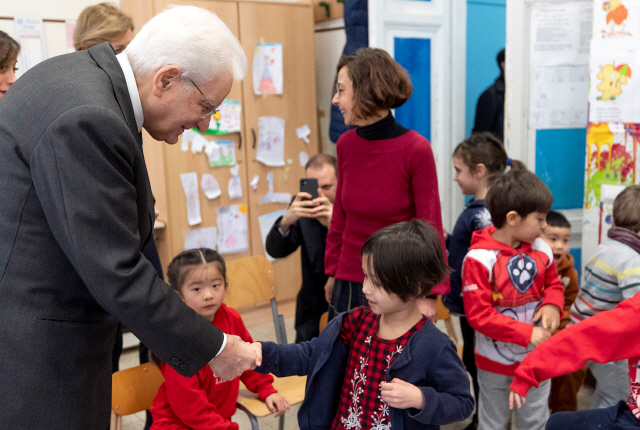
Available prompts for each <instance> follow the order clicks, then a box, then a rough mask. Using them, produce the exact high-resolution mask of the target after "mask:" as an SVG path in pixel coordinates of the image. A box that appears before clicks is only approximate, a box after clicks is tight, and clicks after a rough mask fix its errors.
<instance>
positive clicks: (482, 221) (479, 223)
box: [474, 208, 493, 230]
mask: <svg viewBox="0 0 640 430" xmlns="http://www.w3.org/2000/svg"><path fill="white" fill-rule="evenodd" d="M492 224H493V222H492V221H491V214H490V213H489V211H488V210H487V208H482V209H480V210H479V211H478V213H476V215H475V222H474V226H475V229H476V230H482V229H483V228H485V227H488V226H490V225H492Z"/></svg>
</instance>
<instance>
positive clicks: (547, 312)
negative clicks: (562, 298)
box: [533, 304, 560, 333]
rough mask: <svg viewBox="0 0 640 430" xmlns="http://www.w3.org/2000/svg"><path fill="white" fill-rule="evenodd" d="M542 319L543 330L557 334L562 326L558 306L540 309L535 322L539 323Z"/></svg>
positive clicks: (546, 306)
mask: <svg viewBox="0 0 640 430" xmlns="http://www.w3.org/2000/svg"><path fill="white" fill-rule="evenodd" d="M540 318H542V328H544V329H545V330H548V331H549V332H550V333H553V332H555V331H556V329H557V328H558V327H559V326H560V310H559V309H558V307H557V306H556V305H551V304H549V305H544V306H542V307H541V308H540V309H538V312H536V315H535V316H534V317H533V322H534V323H535V322H537V321H538V320H539V319H540Z"/></svg>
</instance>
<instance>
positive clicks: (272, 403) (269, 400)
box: [264, 393, 291, 417]
mask: <svg viewBox="0 0 640 430" xmlns="http://www.w3.org/2000/svg"><path fill="white" fill-rule="evenodd" d="M264 402H265V403H266V404H267V408H269V410H270V411H271V412H275V414H276V415H275V416H276V417H279V416H280V415H282V414H284V413H285V411H288V410H289V409H290V408H291V405H290V404H289V401H288V400H287V399H285V398H284V397H282V396H281V395H280V394H278V393H273V394H269V395H268V396H267V397H266V398H265V399H264Z"/></svg>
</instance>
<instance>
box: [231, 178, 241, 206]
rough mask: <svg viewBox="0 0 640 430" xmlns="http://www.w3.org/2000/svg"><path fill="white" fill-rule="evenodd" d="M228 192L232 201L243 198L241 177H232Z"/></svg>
mask: <svg viewBox="0 0 640 430" xmlns="http://www.w3.org/2000/svg"><path fill="white" fill-rule="evenodd" d="M228 191H229V198H230V199H231V200H234V199H241V198H242V183H241V181H240V176H232V177H231V178H230V179H229V188H228Z"/></svg>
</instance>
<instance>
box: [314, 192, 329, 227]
mask: <svg viewBox="0 0 640 430" xmlns="http://www.w3.org/2000/svg"><path fill="white" fill-rule="evenodd" d="M313 204H315V205H317V206H316V207H315V208H313V209H312V210H311V218H314V219H317V220H318V222H319V223H320V224H322V225H323V226H325V227H327V228H329V225H330V224H331V215H333V203H331V202H330V201H329V199H328V198H326V197H318V198H317V199H313Z"/></svg>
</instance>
